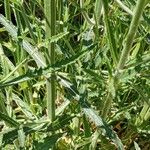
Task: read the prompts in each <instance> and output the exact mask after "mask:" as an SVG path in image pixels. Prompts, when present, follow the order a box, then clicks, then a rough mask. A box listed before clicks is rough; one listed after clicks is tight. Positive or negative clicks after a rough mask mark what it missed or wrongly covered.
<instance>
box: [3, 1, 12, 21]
mask: <svg viewBox="0 0 150 150" xmlns="http://www.w3.org/2000/svg"><path fill="white" fill-rule="evenodd" d="M4 7H5V16H6V18H7V19H8V20H11V12H10V2H9V0H4Z"/></svg>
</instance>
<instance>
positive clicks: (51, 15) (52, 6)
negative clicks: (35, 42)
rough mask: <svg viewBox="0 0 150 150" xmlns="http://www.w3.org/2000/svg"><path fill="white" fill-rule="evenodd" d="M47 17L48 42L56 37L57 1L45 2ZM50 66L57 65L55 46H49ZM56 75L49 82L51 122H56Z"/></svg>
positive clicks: (52, 75) (48, 107) (48, 103)
mask: <svg viewBox="0 0 150 150" xmlns="http://www.w3.org/2000/svg"><path fill="white" fill-rule="evenodd" d="M44 2H45V5H44V6H45V8H44V9H45V16H46V39H47V40H48V39H49V38H50V37H52V36H53V35H55V32H56V29H55V25H56V1H55V0H45V1H44ZM47 56H48V60H47V62H48V64H50V65H51V64H54V63H55V44H54V43H49V44H48V51H47ZM54 75H55V74H54V73H52V74H51V78H50V80H47V113H48V118H49V119H50V121H51V122H52V121H54V119H55V98H56V93H55V92H56V90H55V81H54Z"/></svg>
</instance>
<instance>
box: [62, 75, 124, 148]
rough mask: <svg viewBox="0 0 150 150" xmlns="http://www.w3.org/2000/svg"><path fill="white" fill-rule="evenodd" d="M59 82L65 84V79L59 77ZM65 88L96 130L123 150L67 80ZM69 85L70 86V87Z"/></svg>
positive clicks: (111, 132)
mask: <svg viewBox="0 0 150 150" xmlns="http://www.w3.org/2000/svg"><path fill="white" fill-rule="evenodd" d="M61 80H63V82H65V78H64V77H63V79H62V78H61V76H59V81H60V82H59V83H60V84H61ZM66 80H67V82H66V86H65V87H66V88H68V89H70V91H72V92H73V95H72V97H73V99H76V100H77V101H78V102H79V104H80V105H81V108H82V110H83V112H84V113H85V115H86V116H87V117H88V118H89V119H90V121H92V122H93V123H94V124H95V125H96V127H97V128H98V129H100V130H101V131H102V134H103V135H105V136H107V137H108V138H109V139H110V140H112V141H113V142H114V143H115V144H116V145H117V146H118V149H119V150H123V149H124V148H123V144H122V142H121V140H120V139H119V137H118V135H117V134H116V133H115V132H114V131H113V130H112V129H111V128H110V127H109V126H108V125H107V123H106V122H105V121H104V120H103V119H102V118H101V117H100V116H99V115H97V113H96V112H95V111H94V110H93V109H92V108H91V107H90V106H89V104H87V102H86V97H82V96H81V95H79V94H78V93H80V92H79V91H78V90H77V88H76V87H74V86H73V85H72V84H71V83H69V81H68V79H66ZM70 85H71V86H70Z"/></svg>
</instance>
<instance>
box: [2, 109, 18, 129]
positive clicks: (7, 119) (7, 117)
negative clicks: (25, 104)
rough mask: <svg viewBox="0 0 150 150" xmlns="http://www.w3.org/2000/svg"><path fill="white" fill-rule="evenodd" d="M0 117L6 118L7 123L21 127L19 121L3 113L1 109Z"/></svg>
mask: <svg viewBox="0 0 150 150" xmlns="http://www.w3.org/2000/svg"><path fill="white" fill-rule="evenodd" d="M0 119H2V120H4V121H5V122H6V123H8V124H9V125H11V126H13V127H19V123H18V122H17V121H15V120H14V119H12V118H11V117H9V116H8V115H6V114H4V113H2V112H1V111H0Z"/></svg>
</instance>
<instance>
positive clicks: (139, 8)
mask: <svg viewBox="0 0 150 150" xmlns="http://www.w3.org/2000/svg"><path fill="white" fill-rule="evenodd" d="M103 2H104V1H103ZM146 2H147V0H138V1H137V4H136V7H135V10H134V15H133V18H132V21H131V24H130V27H129V31H128V34H127V36H126V38H125V40H124V41H123V50H122V53H121V57H120V59H119V62H118V65H117V68H116V73H115V76H114V77H113V79H111V80H112V81H113V82H114V83H113V86H112V82H111V80H109V82H108V83H109V85H108V96H107V98H106V101H105V103H104V106H103V110H102V117H103V118H104V119H106V117H107V115H108V113H109V110H110V108H111V105H112V100H113V98H114V97H115V94H114V92H115V91H116V90H117V82H118V80H119V72H120V70H122V69H123V68H124V66H125V63H126V61H127V59H128V55H129V52H130V50H131V48H132V44H133V40H134V37H135V34H136V32H137V29H138V25H139V23H140V18H141V16H142V12H143V10H144V7H145V5H146ZM104 4H106V3H105V2H104ZM112 89H113V90H114V92H112Z"/></svg>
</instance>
